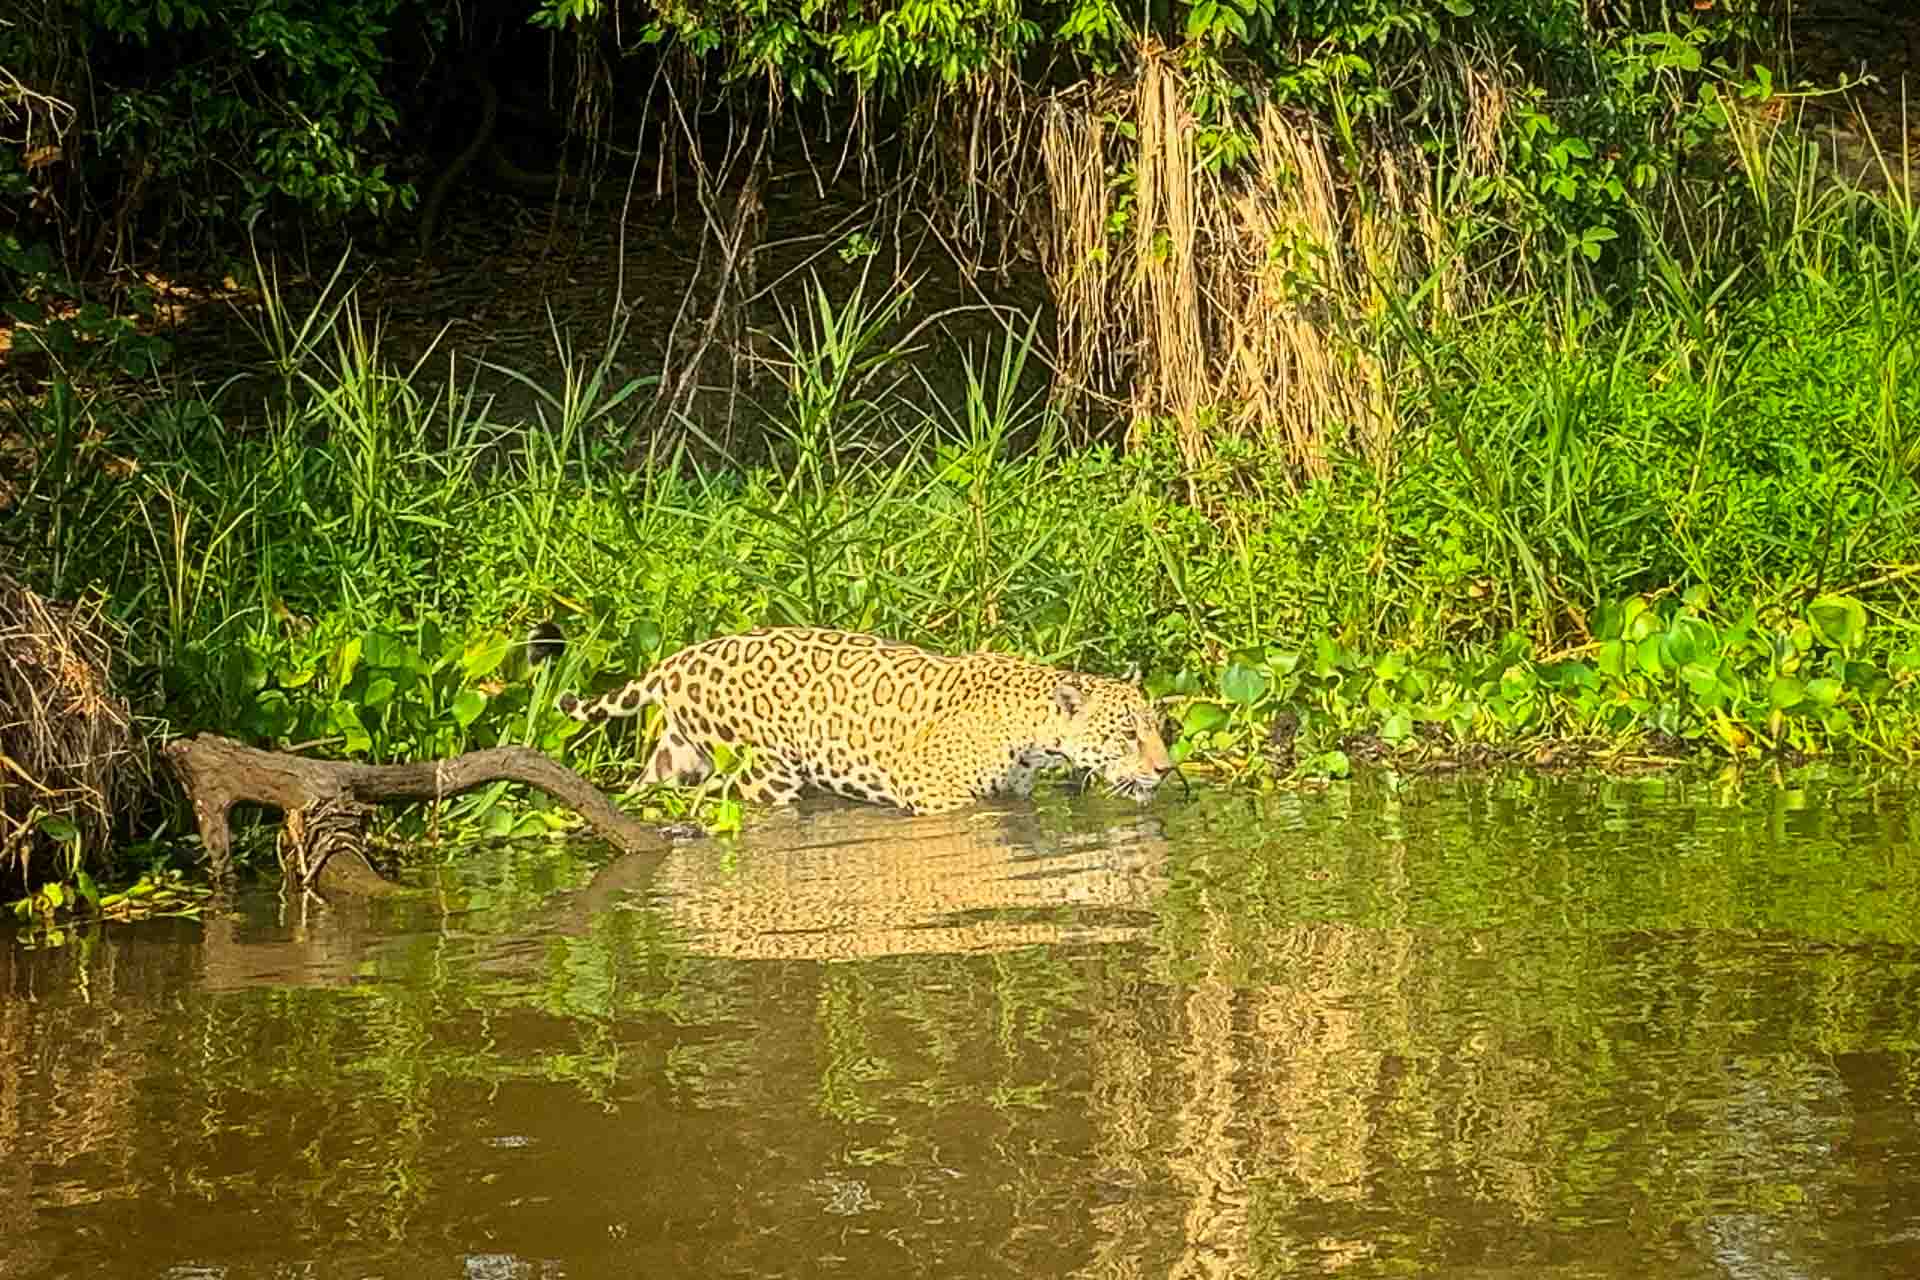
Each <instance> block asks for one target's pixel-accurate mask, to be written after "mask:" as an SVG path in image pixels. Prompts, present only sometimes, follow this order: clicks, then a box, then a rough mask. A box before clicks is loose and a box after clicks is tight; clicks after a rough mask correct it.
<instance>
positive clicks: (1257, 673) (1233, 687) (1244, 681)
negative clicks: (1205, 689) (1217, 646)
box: [1220, 661, 1267, 707]
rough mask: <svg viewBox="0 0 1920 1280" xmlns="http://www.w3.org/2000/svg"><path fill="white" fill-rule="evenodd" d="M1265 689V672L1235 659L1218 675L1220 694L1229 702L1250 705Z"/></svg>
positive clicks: (1256, 700) (1244, 705)
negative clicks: (1224, 671)
mask: <svg viewBox="0 0 1920 1280" xmlns="http://www.w3.org/2000/svg"><path fill="white" fill-rule="evenodd" d="M1266 691H1267V673H1266V672H1264V671H1262V670H1260V669H1259V668H1258V667H1251V666H1248V665H1246V664H1245V663H1242V662H1239V661H1235V662H1233V663H1230V664H1229V665H1228V666H1227V670H1226V673H1225V674H1224V675H1222V676H1221V677H1220V695H1221V696H1222V697H1224V698H1225V699H1227V701H1229V702H1237V703H1239V704H1240V705H1241V706H1243V707H1250V706H1252V705H1253V704H1254V703H1256V702H1258V701H1259V700H1260V698H1261V695H1263V694H1265V693H1266Z"/></svg>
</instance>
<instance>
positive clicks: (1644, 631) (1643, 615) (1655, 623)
mask: <svg viewBox="0 0 1920 1280" xmlns="http://www.w3.org/2000/svg"><path fill="white" fill-rule="evenodd" d="M1633 603H1636V604H1639V605H1640V608H1639V610H1638V611H1637V612H1635V611H1630V612H1632V615H1633V616H1632V617H1631V618H1630V619H1629V620H1628V622H1627V633H1626V636H1627V639H1629V640H1633V641H1636V642H1637V641H1641V640H1645V639H1646V638H1647V637H1648V636H1653V635H1658V634H1660V632H1662V631H1664V630H1666V627H1665V626H1664V625H1663V624H1662V623H1661V621H1660V615H1659V614H1657V613H1655V612H1654V611H1653V610H1651V609H1649V608H1647V607H1646V603H1645V602H1644V601H1634V602H1633Z"/></svg>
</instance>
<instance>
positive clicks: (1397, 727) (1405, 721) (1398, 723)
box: [1380, 711, 1413, 744]
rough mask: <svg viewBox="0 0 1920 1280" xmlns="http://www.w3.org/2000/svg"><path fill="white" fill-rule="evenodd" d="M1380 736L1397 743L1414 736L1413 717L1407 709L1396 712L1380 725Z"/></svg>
mask: <svg viewBox="0 0 1920 1280" xmlns="http://www.w3.org/2000/svg"><path fill="white" fill-rule="evenodd" d="M1380 736H1381V737H1382V738H1383V739H1385V740H1386V741H1388V742H1391V743H1395V744H1399V743H1402V742H1405V741H1406V740H1407V739H1408V738H1411V737H1412V736H1413V717H1412V716H1410V715H1408V714H1407V713H1406V712H1405V711H1396V712H1394V713H1393V714H1392V715H1390V716H1388V717H1387V719H1386V722H1385V723H1383V724H1382V725H1381V726H1380Z"/></svg>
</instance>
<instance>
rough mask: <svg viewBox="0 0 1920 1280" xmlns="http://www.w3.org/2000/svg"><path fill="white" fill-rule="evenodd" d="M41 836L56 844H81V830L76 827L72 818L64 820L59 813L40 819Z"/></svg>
mask: <svg viewBox="0 0 1920 1280" xmlns="http://www.w3.org/2000/svg"><path fill="white" fill-rule="evenodd" d="M40 834H41V835H43V836H45V837H46V838H47V839H49V840H52V841H54V842H55V843H56V844H78V843H80V828H79V827H77V826H75V825H74V823H73V820H72V819H71V818H63V817H61V816H60V815H59V814H57V813H50V814H48V815H47V816H46V817H44V818H42V819H40Z"/></svg>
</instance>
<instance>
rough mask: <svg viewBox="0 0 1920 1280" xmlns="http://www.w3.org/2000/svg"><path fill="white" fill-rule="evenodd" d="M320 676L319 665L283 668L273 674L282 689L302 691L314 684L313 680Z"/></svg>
mask: <svg viewBox="0 0 1920 1280" xmlns="http://www.w3.org/2000/svg"><path fill="white" fill-rule="evenodd" d="M319 674H320V668H319V666H318V665H308V666H300V667H282V668H280V669H279V670H278V671H276V672H274V673H273V678H274V679H275V680H276V681H277V682H278V683H279V685H280V687H281V688H282V689H301V688H305V687H306V686H307V685H309V684H312V683H313V678H314V677H315V676H317V675H319Z"/></svg>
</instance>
